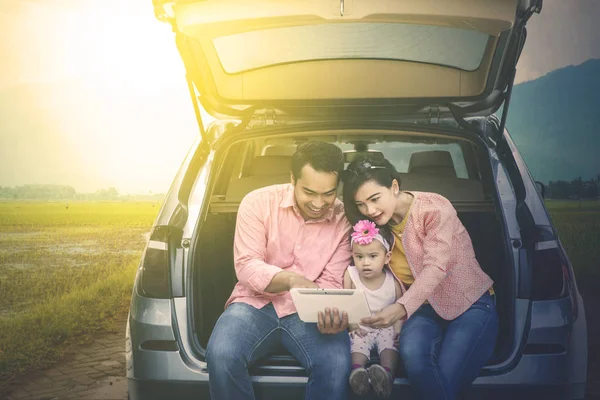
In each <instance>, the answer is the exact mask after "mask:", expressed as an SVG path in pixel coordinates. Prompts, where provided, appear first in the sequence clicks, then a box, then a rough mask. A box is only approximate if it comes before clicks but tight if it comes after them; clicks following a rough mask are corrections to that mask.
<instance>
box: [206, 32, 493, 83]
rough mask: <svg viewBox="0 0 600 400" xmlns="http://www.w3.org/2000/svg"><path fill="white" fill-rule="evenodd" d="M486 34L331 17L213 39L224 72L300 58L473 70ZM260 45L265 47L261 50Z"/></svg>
mask: <svg viewBox="0 0 600 400" xmlns="http://www.w3.org/2000/svg"><path fill="white" fill-rule="evenodd" d="M488 39H489V35H487V34H484V33H481V32H477V31H474V30H466V29H457V28H451V27H443V26H430V25H419V24H400V23H336V24H316V25H306V26H293V27H285V28H274V29H263V30H258V31H250V32H244V33H239V34H234V35H229V36H222V37H218V38H215V39H213V45H214V47H215V50H216V52H217V55H218V57H219V59H220V61H221V65H222V66H223V69H224V70H225V71H226V72H227V73H230V74H232V73H238V72H243V71H248V70H251V69H256V68H262V67H267V66H272V65H276V64H284V63H291V62H301V61H314V60H335V59H381V60H396V61H414V62H421V63H430V64H437V65H443V66H448V67H453V68H458V69H461V70H465V71H474V70H476V69H477V68H479V65H480V64H481V60H482V58H483V55H484V52H485V49H486V46H487V43H488ZM263 49H269V51H264V50H263Z"/></svg>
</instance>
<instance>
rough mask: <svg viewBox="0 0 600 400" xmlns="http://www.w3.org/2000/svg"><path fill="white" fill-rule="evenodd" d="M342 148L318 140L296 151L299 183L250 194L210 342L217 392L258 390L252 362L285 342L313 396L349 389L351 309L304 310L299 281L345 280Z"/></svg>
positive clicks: (236, 394) (303, 284) (229, 395)
mask: <svg viewBox="0 0 600 400" xmlns="http://www.w3.org/2000/svg"><path fill="white" fill-rule="evenodd" d="M343 168H344V156H343V154H342V152H341V150H340V149H339V148H338V147H337V146H335V145H333V144H330V143H323V142H308V143H305V144H303V145H301V146H299V147H298V149H297V151H296V153H294V155H293V156H292V171H291V184H284V185H274V186H268V187H265V188H261V189H258V190H255V191H253V192H251V193H249V194H248V195H246V197H244V199H243V200H242V202H241V204H240V208H239V210H238V216H237V222H236V228H235V237H234V264H235V270H236V275H237V278H238V281H239V282H238V283H237V284H236V286H235V288H234V290H233V293H232V294H231V297H230V298H229V300H228V301H227V303H226V305H225V307H226V309H225V312H224V313H223V314H222V315H221V317H220V318H219V320H218V321H217V323H216V325H215V328H214V329H213V332H212V335H211V337H210V340H209V342H208V346H207V361H208V370H209V380H210V381H209V387H210V394H211V398H212V399H215V400H221V399H254V392H253V389H252V381H251V379H250V376H249V373H248V368H249V367H250V366H251V365H252V364H253V363H254V362H256V361H257V360H259V359H261V358H263V357H265V356H266V355H268V354H270V353H272V352H273V351H274V350H275V349H276V348H278V347H279V346H281V345H283V346H284V347H285V348H286V349H287V350H288V351H289V352H290V353H291V354H292V355H293V356H294V357H295V358H296V359H297V360H298V362H300V364H302V366H303V367H304V368H305V369H306V370H307V372H308V374H309V379H308V384H307V387H306V394H305V398H306V399H311V400H314V399H328V400H330V399H345V398H346V392H347V385H348V375H349V372H350V344H349V338H348V333H347V331H346V327H347V325H348V316H347V315H346V314H345V313H344V315H343V316H342V317H341V318H340V316H339V314H338V312H337V310H335V309H334V310H333V313H331V312H330V310H328V309H326V310H325V312H324V313H319V323H318V324H306V323H304V322H302V321H301V320H300V319H299V318H298V315H297V314H296V309H295V307H294V303H293V302H292V299H291V296H290V294H289V290H290V289H292V288H317V287H322V288H341V287H342V282H343V275H344V271H345V269H346V267H347V266H348V264H349V262H350V257H351V253H350V245H349V232H350V228H351V227H350V224H349V223H348V221H347V220H346V217H345V215H344V209H343V204H342V202H341V201H339V200H338V199H337V198H336V195H337V188H338V183H339V180H340V176H341V173H342V170H343Z"/></svg>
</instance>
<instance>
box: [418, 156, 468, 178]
mask: <svg viewBox="0 0 600 400" xmlns="http://www.w3.org/2000/svg"><path fill="white" fill-rule="evenodd" d="M408 172H409V173H414V174H427V175H436V176H443V177H449V178H450V177H451V178H456V170H455V169H454V163H453V162H452V156H451V155H450V152H448V151H443V150H432V151H420V152H417V153H413V154H411V156H410V162H409V164H408Z"/></svg>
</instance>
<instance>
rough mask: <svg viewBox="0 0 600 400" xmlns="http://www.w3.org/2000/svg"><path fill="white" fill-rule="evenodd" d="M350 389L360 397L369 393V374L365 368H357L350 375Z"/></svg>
mask: <svg viewBox="0 0 600 400" xmlns="http://www.w3.org/2000/svg"><path fill="white" fill-rule="evenodd" d="M350 387H351V388H352V391H353V392H354V393H356V394H358V395H361V396H362V395H365V394H367V393H369V389H371V387H370V386H369V373H368V372H367V370H366V369H364V368H362V367H361V368H355V369H353V370H352V372H351V373H350Z"/></svg>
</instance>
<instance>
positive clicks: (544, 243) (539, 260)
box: [531, 226, 577, 317]
mask: <svg viewBox="0 0 600 400" xmlns="http://www.w3.org/2000/svg"><path fill="white" fill-rule="evenodd" d="M531 272H532V288H531V299H532V300H556V299H562V298H564V297H567V296H570V298H571V299H570V300H571V302H572V309H573V313H574V317H575V316H576V313H577V310H576V299H575V298H574V282H573V276H572V274H571V272H570V268H569V264H568V260H567V258H566V256H565V253H564V252H563V249H562V247H561V246H560V243H559V241H558V239H557V238H556V236H555V234H554V231H553V229H552V228H551V227H549V226H538V227H537V240H536V243H535V250H534V253H533V260H532V271H531Z"/></svg>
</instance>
